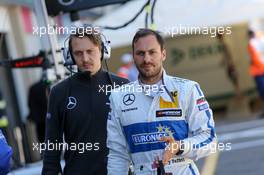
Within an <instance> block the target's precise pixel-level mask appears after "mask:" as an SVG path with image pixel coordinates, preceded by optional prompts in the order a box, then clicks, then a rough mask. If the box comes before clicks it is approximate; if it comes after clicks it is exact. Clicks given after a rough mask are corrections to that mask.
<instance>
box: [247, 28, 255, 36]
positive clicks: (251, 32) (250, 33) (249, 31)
mask: <svg viewBox="0 0 264 175" xmlns="http://www.w3.org/2000/svg"><path fill="white" fill-rule="evenodd" d="M248 37H249V38H254V37H255V32H254V31H253V30H250V29H249V30H248Z"/></svg>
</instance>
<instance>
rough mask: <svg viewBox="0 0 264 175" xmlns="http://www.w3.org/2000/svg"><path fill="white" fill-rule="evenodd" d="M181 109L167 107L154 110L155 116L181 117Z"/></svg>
mask: <svg viewBox="0 0 264 175" xmlns="http://www.w3.org/2000/svg"><path fill="white" fill-rule="evenodd" d="M181 116H182V110H181V109H169V110H159V111H156V117H181Z"/></svg>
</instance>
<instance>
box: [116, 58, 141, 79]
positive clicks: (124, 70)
mask: <svg viewBox="0 0 264 175" xmlns="http://www.w3.org/2000/svg"><path fill="white" fill-rule="evenodd" d="M121 62H122V64H123V65H122V66H121V67H120V68H119V69H118V71H117V76H119V77H122V78H126V79H128V80H129V81H135V80H136V79H137V76H138V71H137V68H136V66H135V65H134V61H133V57H132V55H131V54H130V53H126V54H123V55H122V56H121Z"/></svg>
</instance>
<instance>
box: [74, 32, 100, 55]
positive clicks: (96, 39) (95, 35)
mask: <svg viewBox="0 0 264 175" xmlns="http://www.w3.org/2000/svg"><path fill="white" fill-rule="evenodd" d="M81 29H82V30H81ZM83 37H87V38H88V39H90V41H91V42H92V43H93V44H94V45H96V46H98V48H99V50H100V51H102V38H101V34H100V32H98V31H97V30H94V29H93V30H90V31H87V30H84V28H76V30H75V32H74V33H72V34H71V35H70V37H69V51H70V53H71V54H72V44H71V42H72V39H73V38H83Z"/></svg>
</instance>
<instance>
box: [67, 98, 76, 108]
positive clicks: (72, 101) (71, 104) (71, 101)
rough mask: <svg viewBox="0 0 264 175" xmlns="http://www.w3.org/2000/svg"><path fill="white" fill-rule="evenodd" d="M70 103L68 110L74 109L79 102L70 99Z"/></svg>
mask: <svg viewBox="0 0 264 175" xmlns="http://www.w3.org/2000/svg"><path fill="white" fill-rule="evenodd" d="M68 99H69V101H68V104H67V109H73V108H75V106H76V105H77V100H76V98H74V97H68Z"/></svg>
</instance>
